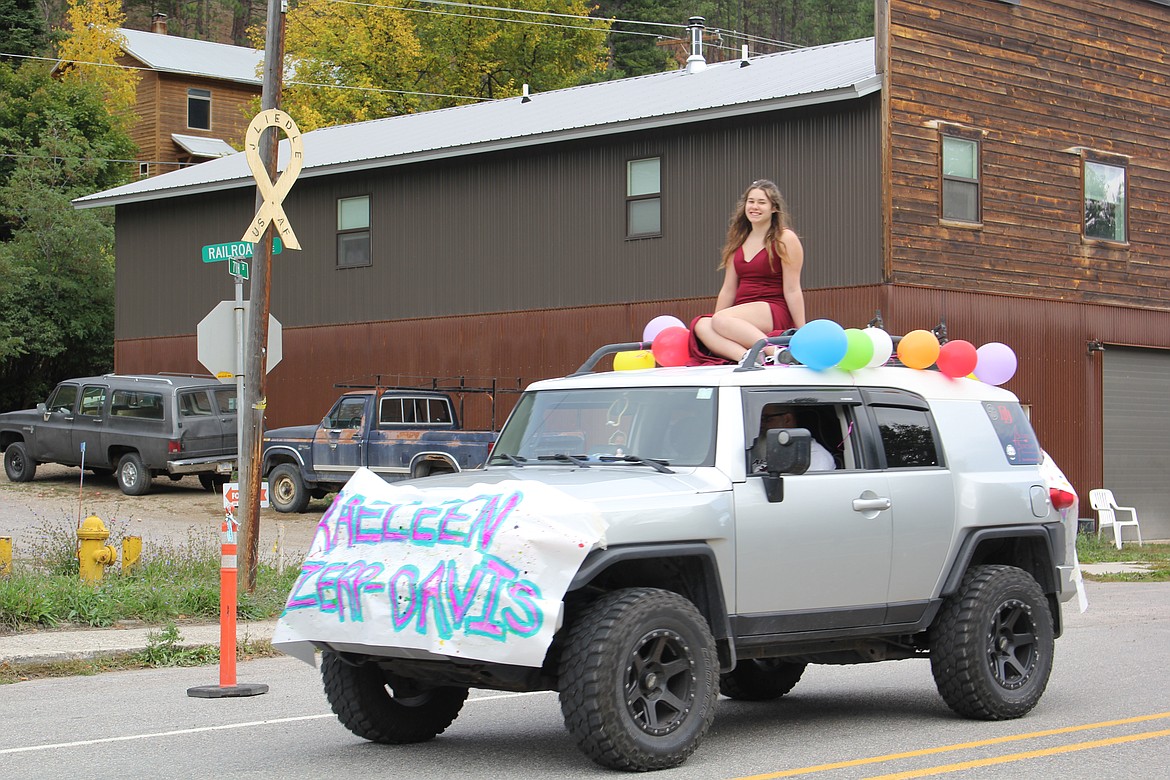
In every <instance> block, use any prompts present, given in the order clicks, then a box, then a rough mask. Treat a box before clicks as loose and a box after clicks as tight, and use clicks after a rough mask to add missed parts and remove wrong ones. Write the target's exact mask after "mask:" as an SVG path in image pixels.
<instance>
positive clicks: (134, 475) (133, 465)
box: [115, 452, 150, 496]
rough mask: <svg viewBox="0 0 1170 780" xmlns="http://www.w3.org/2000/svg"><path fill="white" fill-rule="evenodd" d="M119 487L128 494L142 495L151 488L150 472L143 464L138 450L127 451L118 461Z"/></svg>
mask: <svg viewBox="0 0 1170 780" xmlns="http://www.w3.org/2000/svg"><path fill="white" fill-rule="evenodd" d="M115 476H117V478H118V487H119V488H121V489H122V492H123V493H125V494H126V495H128V496H141V495H143V494H145V493H146V491H148V490H150V472H149V471H147V470H146V467H145V466H143V465H142V457H141V456H139V454H138V453H137V452H127V453H126V454H125V455H123V456H122V457H121V459H120V460H119V461H118V470H117V472H115Z"/></svg>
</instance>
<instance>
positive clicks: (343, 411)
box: [329, 398, 366, 429]
mask: <svg viewBox="0 0 1170 780" xmlns="http://www.w3.org/2000/svg"><path fill="white" fill-rule="evenodd" d="M365 412H366V399H364V398H343V399H341V400H340V401H338V402H337V406H335V407H333V412H332V413H331V414H330V415H329V427H330V428H334V429H338V428H360V427H362V417H364V416H365Z"/></svg>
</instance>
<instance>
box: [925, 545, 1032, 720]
mask: <svg viewBox="0 0 1170 780" xmlns="http://www.w3.org/2000/svg"><path fill="white" fill-rule="evenodd" d="M1053 645H1054V633H1053V627H1052V613H1051V612H1050V611H1049V609H1048V600H1047V598H1045V596H1044V592H1043V591H1042V590H1040V586H1039V585H1038V584H1037V583H1036V580H1035V579H1033V578H1032V576H1031V575H1030V574H1028V573H1027V572H1026V571H1024V570H1023V569H1018V568H1016V567H1014V566H999V565H996V566H976V567H973V568H972V569H971V570H970V571H968V572H967V573H966V575H964V577H963V583H962V584H961V585H960V586H959V589H958V591H957V592H955V593H953V594H952V595H950V596H949V597H947V600H946V601H945V602H944V603H943V606H942V609H941V610H939V614H938V617H937V618H935V623H934V627H933V628H932V630H931V638H930V668H931V671H932V672H933V673H934V681H935V684H936V685H937V686H938V692H939V693H940V694H942V697H943V699H944V700H945V701H946V703H947V705H948V706H949V707H950V708H951V709H952V710H954V711H955V712H956V713H958V714H959V715H962V716H964V717H968V718H978V719H980V720H1007V719H1010V718H1019V717H1021V716H1023V715H1026V714H1027V713H1028V711H1029V710H1031V709H1032V708H1033V707H1035V706H1036V702H1038V701H1040V696H1041V695H1042V694H1043V693H1044V688H1045V687H1046V686H1047V685H1048V675H1049V674H1050V673H1051V672H1052V652H1053Z"/></svg>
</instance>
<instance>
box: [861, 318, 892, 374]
mask: <svg viewBox="0 0 1170 780" xmlns="http://www.w3.org/2000/svg"><path fill="white" fill-rule="evenodd" d="M861 332H862V333H864V334H865V335H867V336H869V340H870V341H872V342H873V357H872V358H870V359H869V362H868V363H866V364H865V367H866V368H876V367H877V366H884V365H885V364H886V361H888V360H889V359H890V355H892V354H894V340H893V339H891V338H890V334H889V333H886V332H885V331H884V330H882V329H881V328H866V329H865V330H863V331H861Z"/></svg>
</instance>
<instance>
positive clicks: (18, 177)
mask: <svg viewBox="0 0 1170 780" xmlns="http://www.w3.org/2000/svg"><path fill="white" fill-rule="evenodd" d="M133 151H134V147H133V144H132V142H131V141H130V139H129V137H127V135H126V134H125V132H124V131H123V130H121V129H120V128H119V126H118V123H117V122H116V121H115V120H114V119H112V118H111V116H110V114H109V113H108V111H107V110H106V108H105V105H104V102H103V95H102V92H101V89H100V87H99V86H98V85H95V84H86V83H79V82H76V81H58V80H56V79H54V78H52V77H51V76H50V74H49V67H48V66H47V65H46V64H44V63H27V64H25V65H23V66H21V67H20V68H17V69H11V68H7V67H0V155H3V157H0V160H2V161H3V163H2V164H0V225H2V226H3V235H0V273H3V279H4V282H3V283H0V409H11V408H20V407H26V406H29V405H31V404H33V403H35V402H36V401H37V400H43V399H44V396H45V393H46V392H47V391H48V390H49V388H51V387H52V386H53V385H54V384H55V383H56V382H57V381H59V380H60V379H62V378H64V377H67V376H79V375H85V374H89V373H93V372H97V371H102V370H108V369H109V368H110V367H111V366H112V365H113V336H114V329H113V324H114V235H113V214H112V210H110V209H103V210H86V211H78V210H75V209H74V208H73V206H72V204H71V203H70V200H71V199H72V198H75V197H78V196H79V195H83V194H89V193H91V192H95V191H97V190H101V189H106V188H108V187H112V186H116V185H118V184H121V183H124V182H125V181H128V180H129V174H130V166H129V165H128V164H126V163H121V162H117V160H125V159H129V158H131V157H132V156H133Z"/></svg>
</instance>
